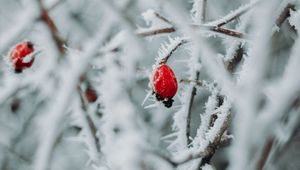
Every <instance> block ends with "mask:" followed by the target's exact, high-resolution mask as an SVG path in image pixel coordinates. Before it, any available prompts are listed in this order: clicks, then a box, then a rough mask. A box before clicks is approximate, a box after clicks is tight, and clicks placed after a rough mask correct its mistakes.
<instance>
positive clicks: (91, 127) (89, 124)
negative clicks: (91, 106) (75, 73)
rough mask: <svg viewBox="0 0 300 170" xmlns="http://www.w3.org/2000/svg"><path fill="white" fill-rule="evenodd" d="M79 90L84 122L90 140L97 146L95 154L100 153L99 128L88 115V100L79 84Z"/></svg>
mask: <svg viewBox="0 0 300 170" xmlns="http://www.w3.org/2000/svg"><path fill="white" fill-rule="evenodd" d="M77 91H78V93H79V96H80V101H81V106H82V110H83V111H84V115H83V119H84V120H83V121H84V124H86V128H87V129H86V132H87V133H88V135H87V136H88V137H90V138H91V139H89V140H90V141H92V146H93V148H96V151H97V153H96V154H95V155H98V153H100V143H99V138H98V137H97V134H96V133H97V129H96V126H95V124H94V122H93V120H92V119H91V117H90V116H89V115H88V109H87V107H88V102H87V100H86V99H85V97H84V95H83V92H82V91H81V89H80V87H79V86H77ZM93 148H91V149H92V152H94V150H93Z"/></svg>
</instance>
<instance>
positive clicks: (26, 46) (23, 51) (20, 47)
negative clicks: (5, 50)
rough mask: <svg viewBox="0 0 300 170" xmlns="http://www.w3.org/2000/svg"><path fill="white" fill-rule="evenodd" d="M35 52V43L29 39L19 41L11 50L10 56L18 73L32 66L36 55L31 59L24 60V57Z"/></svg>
mask: <svg viewBox="0 0 300 170" xmlns="http://www.w3.org/2000/svg"><path fill="white" fill-rule="evenodd" d="M33 52H34V47H33V44H32V43H31V42H29V41H26V42H22V43H19V44H17V45H16V46H15V47H14V48H13V49H12V50H11V52H10V55H9V56H10V59H11V61H12V63H13V68H14V70H15V72H16V73H22V71H23V70H24V69H26V68H30V67H31V66H32V64H33V61H34V57H32V58H31V59H30V60H29V61H24V59H25V57H26V56H28V55H29V54H31V53H33Z"/></svg>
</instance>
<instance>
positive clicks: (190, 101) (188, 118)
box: [186, 71, 200, 145]
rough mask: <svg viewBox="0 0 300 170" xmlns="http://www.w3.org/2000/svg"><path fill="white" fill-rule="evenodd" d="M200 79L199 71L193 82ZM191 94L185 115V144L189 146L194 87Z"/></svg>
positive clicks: (195, 89) (195, 90)
mask: <svg viewBox="0 0 300 170" xmlns="http://www.w3.org/2000/svg"><path fill="white" fill-rule="evenodd" d="M199 77H200V71H196V78H195V80H194V81H196V82H197V81H198V80H199ZM192 88H193V89H192V94H191V97H190V99H189V106H188V113H187V118H186V138H187V144H188V145H189V144H190V143H191V142H192V140H191V138H190V137H191V117H192V106H193V103H194V99H195V95H196V94H197V93H196V92H197V88H196V85H194V86H193V87H192Z"/></svg>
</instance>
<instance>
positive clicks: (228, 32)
mask: <svg viewBox="0 0 300 170" xmlns="http://www.w3.org/2000/svg"><path fill="white" fill-rule="evenodd" d="M191 26H192V27H193V28H194V29H196V30H197V29H199V30H202V31H211V32H214V33H220V34H223V35H226V36H231V37H235V38H239V39H245V38H247V36H245V35H244V34H243V33H240V32H237V31H235V30H231V29H227V28H222V27H217V26H207V25H196V24H192V25H191ZM176 31H177V29H176V28H175V27H166V28H158V29H153V30H145V31H137V32H136V34H137V35H140V36H143V37H148V36H154V35H159V34H167V33H173V32H176Z"/></svg>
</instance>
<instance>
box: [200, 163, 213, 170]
mask: <svg viewBox="0 0 300 170" xmlns="http://www.w3.org/2000/svg"><path fill="white" fill-rule="evenodd" d="M202 170H215V168H214V167H213V166H211V165H209V164H205V165H204V166H202Z"/></svg>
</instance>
